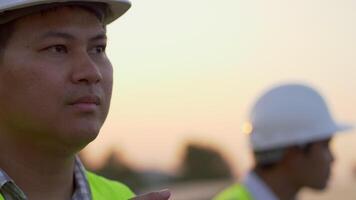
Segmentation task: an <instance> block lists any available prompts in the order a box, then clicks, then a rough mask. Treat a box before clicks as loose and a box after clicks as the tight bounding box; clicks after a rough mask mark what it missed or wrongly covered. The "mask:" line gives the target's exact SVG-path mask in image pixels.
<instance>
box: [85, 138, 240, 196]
mask: <svg viewBox="0 0 356 200" xmlns="http://www.w3.org/2000/svg"><path fill="white" fill-rule="evenodd" d="M82 160H83V162H84V165H86V164H85V159H82ZM86 166H87V167H88V165H86ZM88 169H89V170H91V171H94V172H95V173H97V174H100V175H102V176H105V177H107V178H110V179H113V180H118V181H121V182H123V183H125V184H127V185H128V186H130V187H131V188H135V189H137V190H141V189H143V188H146V187H152V186H157V185H167V184H171V183H177V182H186V181H202V180H203V181H206V180H216V179H232V178H233V173H232V170H231V167H230V166H229V164H228V162H227V161H226V160H225V159H224V157H223V156H222V154H221V153H220V152H219V151H218V150H216V149H214V148H211V147H206V146H202V145H199V144H195V143H188V144H187V145H186V147H185V150H184V156H183V159H182V161H181V164H180V167H179V169H178V171H177V173H176V174H174V175H170V174H165V173H162V172H156V171H143V172H141V171H135V170H133V169H132V168H131V167H130V166H129V165H127V164H126V163H125V162H124V161H123V159H121V157H120V156H118V155H117V153H116V152H111V154H110V156H109V157H108V159H107V160H106V162H105V164H104V165H103V166H102V167H101V168H99V169H90V167H88Z"/></svg>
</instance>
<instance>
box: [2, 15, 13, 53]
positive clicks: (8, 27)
mask: <svg viewBox="0 0 356 200" xmlns="http://www.w3.org/2000/svg"><path fill="white" fill-rule="evenodd" d="M13 32H14V23H13V22H8V23H6V24H0V60H1V57H2V56H3V53H4V51H5V48H6V45H7V42H8V41H9V39H10V37H11V35H12V33H13Z"/></svg>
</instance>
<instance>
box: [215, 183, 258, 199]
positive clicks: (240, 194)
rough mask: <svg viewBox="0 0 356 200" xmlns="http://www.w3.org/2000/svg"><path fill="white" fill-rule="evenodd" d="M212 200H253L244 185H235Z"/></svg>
mask: <svg viewBox="0 0 356 200" xmlns="http://www.w3.org/2000/svg"><path fill="white" fill-rule="evenodd" d="M213 200H253V198H252V195H251V194H250V192H249V191H248V190H247V188H246V187H245V186H244V185H242V184H235V185H233V186H230V187H228V188H227V189H225V190H223V191H222V192H221V193H219V194H218V195H216V196H215V197H214V198H213Z"/></svg>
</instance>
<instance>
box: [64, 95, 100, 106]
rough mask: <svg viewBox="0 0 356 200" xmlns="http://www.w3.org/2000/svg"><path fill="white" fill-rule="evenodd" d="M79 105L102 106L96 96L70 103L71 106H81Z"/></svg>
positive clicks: (80, 98)
mask: <svg viewBox="0 0 356 200" xmlns="http://www.w3.org/2000/svg"><path fill="white" fill-rule="evenodd" d="M79 104H91V105H100V104H101V100H100V98H99V97H98V96H96V95H88V96H82V97H79V98H76V99H75V100H74V101H72V102H71V103H69V105H79Z"/></svg>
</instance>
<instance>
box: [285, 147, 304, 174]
mask: <svg viewBox="0 0 356 200" xmlns="http://www.w3.org/2000/svg"><path fill="white" fill-rule="evenodd" d="M305 157H306V154H305V152H303V150H302V149H300V148H298V147H288V148H286V149H285V153H284V156H283V158H282V160H281V162H282V166H284V167H285V168H286V170H287V171H288V172H291V173H294V172H295V170H299V169H300V168H301V167H302V166H303V164H304V163H305Z"/></svg>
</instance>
